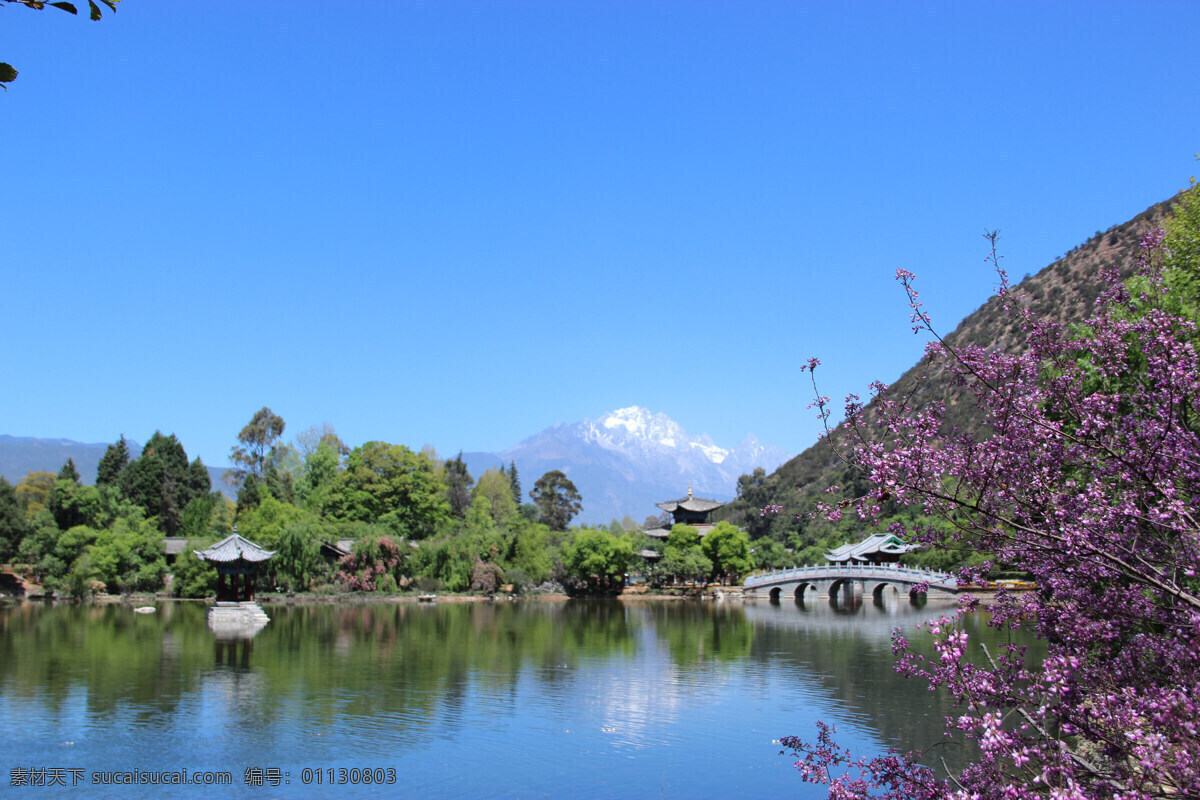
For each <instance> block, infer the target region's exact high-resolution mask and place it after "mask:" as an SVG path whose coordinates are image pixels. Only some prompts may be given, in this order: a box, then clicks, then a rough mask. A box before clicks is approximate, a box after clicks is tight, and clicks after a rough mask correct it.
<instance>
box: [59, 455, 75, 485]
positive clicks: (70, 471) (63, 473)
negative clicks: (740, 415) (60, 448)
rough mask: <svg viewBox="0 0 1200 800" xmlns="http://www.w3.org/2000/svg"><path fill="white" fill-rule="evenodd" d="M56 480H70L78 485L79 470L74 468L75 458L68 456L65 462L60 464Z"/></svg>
mask: <svg viewBox="0 0 1200 800" xmlns="http://www.w3.org/2000/svg"><path fill="white" fill-rule="evenodd" d="M58 480H60V481H70V482H71V483H74V484H77V485H78V483H79V470H78V469H76V468H75V459H73V458H68V459H67V463H65V464H63V465H62V469H60V470H59V471H58Z"/></svg>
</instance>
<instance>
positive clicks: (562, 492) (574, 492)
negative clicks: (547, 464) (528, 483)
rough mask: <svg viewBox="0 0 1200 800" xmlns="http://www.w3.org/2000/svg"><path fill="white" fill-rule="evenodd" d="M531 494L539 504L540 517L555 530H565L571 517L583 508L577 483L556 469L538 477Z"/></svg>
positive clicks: (535, 503) (536, 503)
mask: <svg viewBox="0 0 1200 800" xmlns="http://www.w3.org/2000/svg"><path fill="white" fill-rule="evenodd" d="M529 496H530V497H531V498H532V499H533V503H534V505H536V506H537V509H538V518H539V519H540V520H541V522H543V523H545V524H546V525H547V526H549V528H550V530H554V531H565V530H566V529H567V525H568V524H570V522H571V518H572V517H574V516H575V515H576V514H578V513H579V511H580V509H581V508H583V504H582V503H581V499H580V497H579V490H578V489H576V488H575V484H574V483H572V482H571V479H570V478H568V477H567V476H566V475H564V474H563V473H562V472H560V471H559V470H556V469H554V470H550V471H549V472H547V473H546V474H545V475H543V476H542V477H540V478H538V479H537V482H536V483H534V484H533V489H532V491H530V492H529Z"/></svg>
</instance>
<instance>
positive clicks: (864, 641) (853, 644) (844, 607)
mask: <svg viewBox="0 0 1200 800" xmlns="http://www.w3.org/2000/svg"><path fill="white" fill-rule="evenodd" d="M955 609H956V603H955V601H952V600H950V601H937V600H931V601H928V602H927V603H916V604H914V603H910V602H909V600H908V598H907V597H903V596H901V597H899V598H894V597H893V598H891V599H890V600H889V599H888V598H887V597H886V596H885V597H884V598H883V600H882V602H875V601H873V599H872V598H871V597H867V598H865V599H864V600H863V601H862V602H860V603H857V604H853V605H850V604H837V603H832V604H831V603H830V602H829V601H828V600H827V599H826V598H821V599H820V600H819V601H818V602H815V603H814V602H811V601H810V602H808V603H805V604H799V603H795V602H790V601H788V602H780V603H779V604H769V603H747V604H746V617H747V619H748V620H749V621H750V623H751V624H752V625H753V626H754V629H755V637H754V655H755V658H756V659H758V660H761V661H770V662H772V663H777V662H779V660H780V659H784V660H786V661H788V662H790V663H792V664H793V665H794V666H795V668H796V673H797V677H798V678H799V679H801V680H808V681H813V682H815V683H817V684H819V690H818V693H819V694H820V695H823V696H826V697H829V698H831V700H833V705H834V707H835V709H837V710H834V711H831V712H830V714H829V718H828V720H827V721H829V722H835V721H837V720H838V719H839V718H840V719H843V720H848V721H855V722H858V723H863V724H866V725H868V726H870V727H871V728H873V729H875V730H877V731H878V732H879V733H880V734H881V735H882V736H883V737H884V738H885V739H886V740H887V741H890V742H891V743H893V744H894V746H896V747H898V748H899V749H901V750H916V751H919V752H925V753H927V754H928V758H929V761H930V763H936V762H937V760H938V759H940V758H943V757H944V758H945V759H946V760H947V761H948V762H949V763H952V764H953V763H955V762H957V761H958V760H960V759H962V758H963V757H964V755H965V752H964V750H963V749H962V746H961V745H959V744H957V743H953V742H948V741H947V740H946V739H945V737H944V736H943V735H942V733H943V730H944V722H943V720H944V717H946V716H947V715H951V714H953V713H954V706H953V703H952V702H951V700H950V698H949V696H948V695H947V694H946V693H945V692H930V691H928V687H927V685H926V684H925V683H924V682H923V681H921V680H920V679H910V678H904V677H902V676H901V675H899V674H898V673H897V672H896V670H895V663H896V662H895V656H894V655H893V654H892V649H891V635H892V631H893V630H894V629H896V628H903V629H904V632H905V635H906V636H907V637H908V638H909V641H910V642H911V643H912V645H913V649H914V650H915V651H917V652H920V653H922V654H925V655H932V654H933V647H932V644H931V642H930V641H929V638H928V637H927V636H924V635H921V634H920V633H919V632H917V631H916V630H915V629H916V626H917V625H918V624H919V623H922V622H924V621H926V620H928V619H934V618H937V617H939V616H943V615H953V614H954V613H955ZM987 617H988V615H987V613H986V612H977V613H975V614H972V615H969V616H968V617H966V618H965V619H964V623H963V627H964V630H966V632H967V633H968V635H969V636H970V637H971V639H972V640H973V641H977V640H982V641H984V642H987V643H989V645H991V644H996V643H999V642H1002V641H1005V642H1006V641H1009V637H1010V635H1011V632H1000V631H996V630H994V629H992V628H990V627H988V625H987ZM993 651H994V650H993ZM784 734H791V735H796V736H800V737H801V738H809V739H815V738H816V731H804V730H796V731H780V735H784Z"/></svg>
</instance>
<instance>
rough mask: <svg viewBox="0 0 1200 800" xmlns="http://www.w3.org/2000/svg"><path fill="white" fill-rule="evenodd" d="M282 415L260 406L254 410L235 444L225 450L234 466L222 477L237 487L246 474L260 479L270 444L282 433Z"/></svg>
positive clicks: (269, 450)
mask: <svg viewBox="0 0 1200 800" xmlns="http://www.w3.org/2000/svg"><path fill="white" fill-rule="evenodd" d="M284 425H285V423H284V421H283V417H280V416H279V415H277V414H276V413H275V412H273V411H272V410H271V409H269V408H267V407H266V406H263V407H262V408H260V409H259V410H258V411H256V412H254V416H253V417H251V418H250V422H248V423H247V424H246V426H245V427H244V428H242V431H241V433H239V434H238V437H237V438H238V444H236V445H234V446H233V447H232V448H230V450H229V459H230V460H231V461H232V462H233V463H234V464H235V465H236V466H235V467H234V469H231V470H230V471H229V472H227V473H225V479H226V480H227V481H231V483H232V484H233V485H237V486H240V485H241V482H242V480H243V479H244V478H245V477H246V476H247V475H253V476H254V477H255V478H257V479H258V480H259V481H261V480H262V477H263V470H264V469H265V468H266V465H267V455H268V454H269V453H270V452H271V447H272V446H273V445H274V444H275V442H276V441H277V440H278V439H279V437H280V436H282V435H283V429H284Z"/></svg>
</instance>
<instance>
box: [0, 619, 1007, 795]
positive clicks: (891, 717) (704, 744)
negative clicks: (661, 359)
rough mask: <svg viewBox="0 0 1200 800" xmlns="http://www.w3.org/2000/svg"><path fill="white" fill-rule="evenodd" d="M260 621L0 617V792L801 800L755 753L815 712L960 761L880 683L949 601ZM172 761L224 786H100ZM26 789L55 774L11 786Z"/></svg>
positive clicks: (842, 727) (843, 729)
mask: <svg viewBox="0 0 1200 800" xmlns="http://www.w3.org/2000/svg"><path fill="white" fill-rule="evenodd" d="M264 608H265V609H266V610H267V613H268V614H269V615H270V616H271V622H270V623H269V624H268V625H267V626H266V627H265V628H264V629H263V630H262V631H261V632H260V633H258V635H257V636H255V637H254V638H253V639H251V640H248V641H221V640H218V639H216V638H215V637H214V635H213V634H212V633H211V632H210V631H209V630H208V628H207V627H206V624H205V611H206V609H205V607H204V606H203V605H200V604H190V603H162V604H159V611H158V613H156V614H152V615H139V614H134V613H133V611H132V609H131V608H130V607H128V606H125V607H122V606H43V605H34V604H23V605H19V606H6V607H0V631H3V638H2V640H0V717H2V718H3V720H4V722H5V724H4V725H3V731H2V732H0V742H2V747H0V751H2V752H3V753H4V762H5V763H4V766H5V768H6V770H7V771H8V774H7V775H6V776H4V784H3V785H4V786H5V788H6V789H8V790H9V793H10V794H12V795H13V796H28V797H58V796H61V797H79V798H84V797H114V798H117V797H120V798H132V797H154V798H159V797H166V798H172V797H179V798H185V797H186V798H197V797H207V796H217V795H219V796H221V797H254V798H271V797H330V796H335V797H339V798H343V797H368V796H413V797H422V798H476V797H519V798H524V797H580V798H705V797H713V798H742V797H744V798H765V797H792V798H797V797H798V798H807V797H814V798H815V797H823V796H824V791H823V790H822V789H821V788H820V787H813V786H809V785H806V784H804V783H803V782H802V781H801V780H800V777H799V774H798V773H797V772H796V771H795V770H794V769H793V768H792V766H791V763H792V760H791V759H789V758H788V757H786V756H782V755H780V754H779V750H780V748H779V746H778V745H777V744H775V743H774V741H775V740H777V739H779V737H781V736H784V735H789V734H794V735H800V736H802V737H804V738H808V739H815V737H816V728H815V722H816V721H817V720H825V721H827V722H830V723H832V724H835V725H836V726H837V728H838V734H839V735H838V739H839V741H840V742H842V743H843V744H846V745H850V746H852V747H854V748H855V749H856V750H857V751H859V752H862V753H864V754H874V753H878V752H882V751H884V750H886V749H887V747H888V746H892V745H894V746H898V747H901V748H904V749H914V748H920V749H924V748H929V747H931V746H935V747H937V748H938V749H937V750H936V751H934V752H937V753H938V756H939V757H941V756H943V755H945V756H947V757H949V758H950V759H951V760H952V761H953V760H954V759H955V758H957V757H961V753H959V754H958V755H956V751H955V750H954V749H953V747H951V746H948V745H946V744H939V743H941V742H942V737H941V728H942V725H941V721H942V718H943V716H944V715H945V714H947V713H950V711H951V708H950V707H949V704H948V702H947V700H946V698H945V697H944V696H942V695H940V694H935V693H931V692H929V691H928V690H927V689H926V688H925V686H924V685H923V684H921V683H920V682H919V681H915V680H906V679H903V678H901V677H899V676H898V675H896V673H895V672H894V671H893V669H892V664H893V657H892V653H891V643H890V632H891V630H892V629H893V628H895V627H903V628H904V629H905V630H906V632H907V635H909V637H910V639H911V640H912V641H913V642H914V645H916V646H917V647H919V648H926V649H927V648H928V644H929V642H928V639H927V638H924V637H922V636H921V635H920V634H915V635H914V634H913V633H912V629H913V628H914V627H915V625H916V624H917V623H918V622H920V621H922V620H925V619H928V618H929V617H931V616H937V615H939V614H941V613H950V612H952V611H953V608H954V606H953V604H952V603H950V604H945V605H938V604H936V603H934V602H932V601H931V602H930V603H929V604H928V605H925V606H923V607H918V606H914V605H912V604H911V603H910V602H909V601H908V600H907V599H906V598H899V599H897V598H891V599H889V600H888V601H887V602H885V603H883V604H875V603H872V602H871V601H870V600H869V599H868V601H867V602H866V603H863V604H862V605H860V606H858V607H856V608H853V609H846V608H839V607H835V606H832V605H831V604H830V603H829V602H827V601H824V600H821V601H818V602H815V603H810V604H809V605H808V606H807V607H800V606H797V605H796V604H794V603H792V602H784V603H782V604H779V605H772V604H769V603H766V602H765V601H758V602H747V603H745V604H743V603H741V602H721V601H717V602H712V601H706V602H699V601H674V602H673V601H625V602H622V601H615V600H614V601H577V600H571V601H565V602H545V601H532V600H531V601H521V602H497V603H458V604H450V603H437V604H432V605H425V604H415V603H404V604H394V603H385V604H361V605H360V604H353V605H329V604H320V605H317V604H314V605H264ZM985 622H986V617H985V613H984V612H981V613H979V614H976V615H972V616H971V617H969V618H968V620H967V627H968V630H969V631H970V633H971V635H972V636H973V637H983V638H984V640H985V641H989V642H995V641H997V639H998V637H1001V636H1002V635H1003V634H1001V633H999V632H997V631H994V630H992V629H990V628H988V627H987V626H986V624H985ZM39 769H40V770H51V772H49V773H47V772H41V773H38V772H37V770H39ZM184 769H186V770H188V772H187V774H188V776H189V779H194V778H196V777H197V775H200V776H201V779H211V778H213V777H214V776H210V775H204V773H208V772H212V773H229V774H230V775H231V779H232V783H231V785H229V786H224V787H221V788H215V787H207V788H206V787H203V786H194V785H183V786H147V785H142V786H130V785H116V784H115V783H113V782H114V781H117V780H129V779H131V776H128V775H126V774H125V773H128V772H131V771H135V770H136V771H143V772H147V773H149V772H156V773H161V772H168V773H172V772H173V773H176V775H181V774H182V770H184ZM133 777H136V776H133ZM147 777H148V776H143V779H146V778H147ZM166 777H167V778H168V779H170V777H171V776H170V775H168V776H166ZM216 777H219V776H216ZM25 780H42V781H43V782H47V781H54V782H58V783H60V784H65V785H60V786H56V787H55V788H48V787H40V788H39V787H36V786H30V787H23V788H18V787H15V786H14V785H13V784H14V782H16V783H21V782H23V781H25ZM100 781H106V782H107V783H100ZM367 781H370V783H367ZM331 782H332V784H333V785H331ZM380 782H382V784H383V785H380ZM72 783H75V784H76V785H74V786H72Z"/></svg>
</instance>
